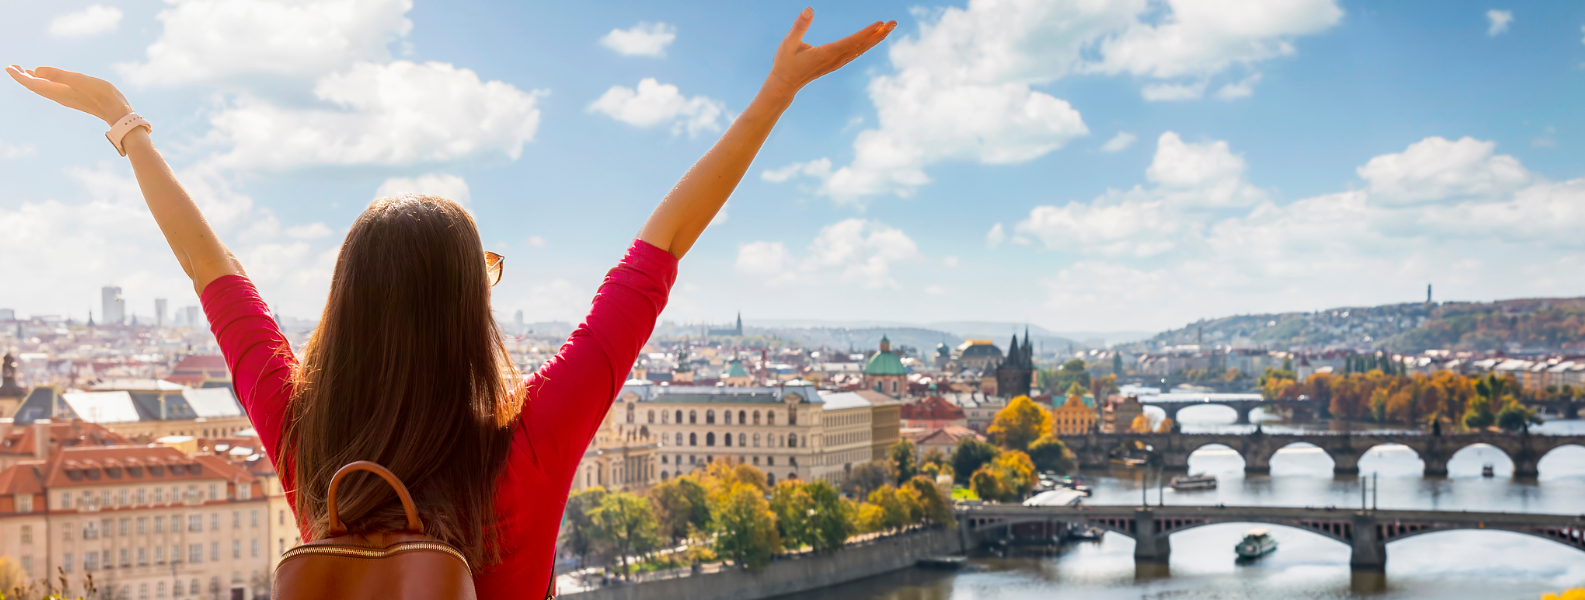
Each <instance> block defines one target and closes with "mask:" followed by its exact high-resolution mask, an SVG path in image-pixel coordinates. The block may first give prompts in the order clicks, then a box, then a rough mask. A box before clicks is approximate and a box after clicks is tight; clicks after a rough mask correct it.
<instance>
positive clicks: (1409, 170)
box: [1357, 137, 1531, 203]
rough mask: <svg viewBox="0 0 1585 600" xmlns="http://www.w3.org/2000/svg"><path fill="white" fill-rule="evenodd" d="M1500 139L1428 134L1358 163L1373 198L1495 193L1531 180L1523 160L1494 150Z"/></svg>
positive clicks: (1435, 198)
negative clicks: (1397, 149)
mask: <svg viewBox="0 0 1585 600" xmlns="http://www.w3.org/2000/svg"><path fill="white" fill-rule="evenodd" d="M1496 147H1497V144H1496V142H1489V141H1487V142H1483V141H1480V140H1476V139H1474V138H1470V137H1464V138H1460V139H1459V140H1457V141H1450V140H1448V139H1446V138H1443V137H1429V138H1426V139H1424V140H1421V141H1418V142H1415V143H1413V144H1410V145H1409V148H1408V149H1406V150H1404V151H1403V152H1401V153H1396V154H1384V155H1381V156H1377V157H1375V158H1372V159H1370V162H1368V163H1365V165H1364V166H1361V167H1359V169H1357V172H1358V173H1359V176H1360V178H1362V179H1364V180H1365V181H1366V182H1367V183H1368V184H1369V189H1370V192H1371V197H1372V198H1374V199H1376V200H1379V201H1382V202H1391V203H1413V202H1426V201H1442V200H1450V199H1460V198H1467V197H1471V196H1492V195H1494V194H1500V193H1503V192H1506V191H1509V190H1513V189H1515V188H1517V187H1519V186H1521V185H1523V184H1525V183H1526V182H1528V181H1529V180H1530V179H1531V176H1530V173H1529V171H1528V170H1526V169H1525V168H1524V166H1522V165H1520V164H1519V160H1518V159H1515V158H1514V157H1512V156H1508V155H1506V154H1497V155H1494V154H1493V151H1494V150H1495V149H1496Z"/></svg>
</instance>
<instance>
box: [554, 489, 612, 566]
mask: <svg viewBox="0 0 1585 600" xmlns="http://www.w3.org/2000/svg"><path fill="white" fill-rule="evenodd" d="M605 496H606V492H605V488H603V487H592V488H584V489H581V490H578V491H576V492H573V493H572V494H570V495H568V496H567V506H566V508H565V509H564V510H563V512H562V522H563V524H562V526H561V547H562V548H563V549H565V550H566V551H568V552H571V553H573V554H575V555H577V556H578V559H579V562H588V560H589V555H590V554H598V553H599V551H600V546H601V543H602V542H601V539H600V530H599V528H598V527H597V526H595V524H594V511H595V510H596V509H598V508H599V507H600V503H601V502H602V501H604V500H605Z"/></svg>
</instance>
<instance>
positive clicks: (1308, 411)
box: [1141, 394, 1321, 425]
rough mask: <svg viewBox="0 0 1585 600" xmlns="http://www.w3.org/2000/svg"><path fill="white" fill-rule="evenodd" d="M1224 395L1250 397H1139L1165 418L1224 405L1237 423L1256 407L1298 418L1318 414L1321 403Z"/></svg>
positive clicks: (1241, 421) (1245, 423) (1246, 420)
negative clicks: (1284, 412) (1203, 407)
mask: <svg viewBox="0 0 1585 600" xmlns="http://www.w3.org/2000/svg"><path fill="white" fill-rule="evenodd" d="M1225 395H1226V396H1232V395H1238V396H1251V397H1250V398H1225V397H1208V398H1207V399H1205V400H1170V401H1151V400H1150V397H1149V396H1145V397H1144V398H1142V399H1141V401H1142V403H1143V404H1144V405H1145V406H1154V407H1156V408H1159V409H1161V410H1163V411H1166V413H1167V418H1170V419H1172V420H1173V421H1177V420H1178V411H1181V410H1183V409H1185V408H1189V407H1193V406H1226V407H1228V408H1231V409H1233V411H1234V412H1236V413H1238V421H1237V423H1239V424H1242V425H1247V424H1249V422H1250V421H1249V413H1250V412H1252V411H1254V410H1255V409H1257V408H1280V409H1283V410H1284V411H1287V412H1288V413H1289V414H1291V415H1294V416H1295V417H1298V418H1307V417H1308V418H1313V417H1315V416H1317V415H1319V414H1320V408H1321V404H1320V403H1319V402H1315V401H1312V400H1309V399H1304V400H1266V399H1263V398H1261V397H1260V396H1259V395H1258V394H1225Z"/></svg>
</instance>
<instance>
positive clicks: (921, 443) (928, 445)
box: [914, 425, 985, 458]
mask: <svg viewBox="0 0 1585 600" xmlns="http://www.w3.org/2000/svg"><path fill="white" fill-rule="evenodd" d="M963 438H973V439H976V440H979V441H982V442H983V441H985V436H983V435H980V434H979V432H976V431H974V430H973V429H969V428H967V427H959V426H957V425H948V426H946V427H941V428H938V429H933V430H929V431H925V432H922V433H921V434H920V436H919V438H918V439H916V440H914V448H915V451H917V452H918V453H919V456H920V457H921V458H923V457H924V456H925V455H926V454H929V453H930V451H932V450H936V451H940V452H941V453H942V454H945V455H947V456H951V455H952V451H953V450H956V449H957V448H958V441H959V440H962V439H963Z"/></svg>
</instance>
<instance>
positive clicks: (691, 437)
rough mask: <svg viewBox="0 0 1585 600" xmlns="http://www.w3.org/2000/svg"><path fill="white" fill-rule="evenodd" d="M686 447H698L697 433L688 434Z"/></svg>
mask: <svg viewBox="0 0 1585 600" xmlns="http://www.w3.org/2000/svg"><path fill="white" fill-rule="evenodd" d="M677 435H682V434H680V433H679V434H677ZM688 445H689V446H698V445H699V434H697V433H690V434H688Z"/></svg>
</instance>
